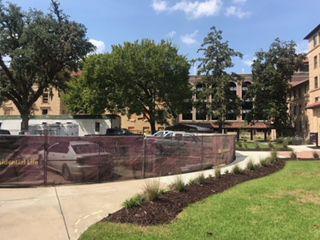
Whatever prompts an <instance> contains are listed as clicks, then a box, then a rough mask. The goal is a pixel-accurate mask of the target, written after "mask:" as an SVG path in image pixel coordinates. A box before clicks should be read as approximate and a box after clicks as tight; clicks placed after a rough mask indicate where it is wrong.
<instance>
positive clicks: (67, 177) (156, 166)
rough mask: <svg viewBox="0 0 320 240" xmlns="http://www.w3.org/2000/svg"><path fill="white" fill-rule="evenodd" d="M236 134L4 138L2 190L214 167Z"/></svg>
mask: <svg viewBox="0 0 320 240" xmlns="http://www.w3.org/2000/svg"><path fill="white" fill-rule="evenodd" d="M234 157H235V136H233V135H208V136H187V137H183V136H177V137H172V138H158V137H143V136H119V137H113V136H112V137H107V136H106V137H104V136H103V137H102V136H97V137H53V136H0V187H6V186H34V185H47V184H48V185H56V184H70V183H87V182H108V181H117V180H126V179H136V178H147V177H157V176H165V175H172V174H181V173H186V172H193V171H199V170H203V169H210V168H212V167H213V166H217V165H221V164H229V163H231V162H232V161H233V160H234Z"/></svg>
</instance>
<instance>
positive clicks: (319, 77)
mask: <svg viewBox="0 0 320 240" xmlns="http://www.w3.org/2000/svg"><path fill="white" fill-rule="evenodd" d="M305 40H308V41H309V52H308V60H309V85H310V86H309V102H308V104H307V116H308V121H309V126H310V132H313V133H318V132H319V131H320V63H319V62H320V24H319V25H318V26H317V27H315V28H314V29H313V30H312V31H311V32H310V33H309V34H308V35H307V36H306V37H305Z"/></svg>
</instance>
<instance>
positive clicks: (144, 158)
mask: <svg viewBox="0 0 320 240" xmlns="http://www.w3.org/2000/svg"><path fill="white" fill-rule="evenodd" d="M146 158H147V141H146V137H143V158H142V169H141V171H142V178H145V177H146V173H145V164H146Z"/></svg>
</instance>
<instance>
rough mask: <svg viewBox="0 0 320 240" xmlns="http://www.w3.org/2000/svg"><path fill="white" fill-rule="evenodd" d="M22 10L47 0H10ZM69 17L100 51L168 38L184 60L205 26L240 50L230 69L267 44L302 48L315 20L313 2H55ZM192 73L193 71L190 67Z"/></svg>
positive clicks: (319, 5)
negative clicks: (291, 44)
mask: <svg viewBox="0 0 320 240" xmlns="http://www.w3.org/2000/svg"><path fill="white" fill-rule="evenodd" d="M11 2H14V3H17V4H18V5H20V6H22V7H23V8H24V9H28V8H37V9H42V10H44V11H47V10H48V8H49V0H27V1H26V0H13V1H11ZM61 4H62V7H63V9H64V11H65V13H67V14H68V15H69V16H70V17H71V19H73V20H75V21H78V22H81V23H83V24H84V25H85V26H86V27H87V29H88V38H90V39H91V40H92V41H93V42H94V43H95V44H96V45H97V46H98V50H99V51H100V52H106V51H110V49H111V45H113V44H121V43H123V42H124V41H134V40H137V39H142V38H151V39H155V40H157V41H159V40H161V39H171V40H172V41H173V42H174V44H175V45H176V46H177V47H178V48H179V49H180V53H182V54H184V55H186V56H187V57H188V58H190V59H191V58H195V57H196V56H197V49H198V48H199V45H200V44H201V42H202V40H203V38H204V37H205V35H206V34H207V33H208V31H209V28H210V27H211V26H216V27H217V28H219V29H221V30H222V31H223V35H224V38H225V39H226V40H228V41H229V42H230V45H231V47H233V48H235V49H236V50H239V51H240V52H242V53H243V54H244V58H243V59H242V60H236V61H235V67H234V68H233V69H232V70H233V71H235V72H238V73H243V72H244V73H250V72H251V70H250V62H251V61H252V59H253V56H254V53H255V52H256V51H257V50H260V49H267V48H268V46H269V45H270V44H271V42H272V41H273V40H274V39H275V38H276V37H279V38H280V39H281V40H294V41H296V42H297V44H298V49H299V51H306V49H307V43H306V41H304V40H303V38H304V36H305V35H306V34H307V33H308V32H309V31H311V30H312V29H313V28H314V27H315V26H316V25H318V24H319V23H320V19H319V10H320V1H319V0H90V1H89V0H61ZM191 73H194V69H193V70H191Z"/></svg>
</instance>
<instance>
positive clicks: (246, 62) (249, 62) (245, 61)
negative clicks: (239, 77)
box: [242, 56, 256, 67]
mask: <svg viewBox="0 0 320 240" xmlns="http://www.w3.org/2000/svg"><path fill="white" fill-rule="evenodd" d="M255 59H256V58H255V57H252V58H250V56H244V59H243V60H242V63H243V64H244V65H246V66H247V67H251V66H252V64H253V61H254V60H255Z"/></svg>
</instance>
